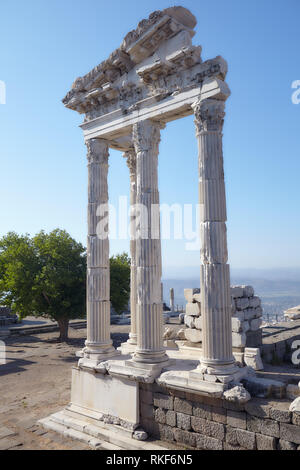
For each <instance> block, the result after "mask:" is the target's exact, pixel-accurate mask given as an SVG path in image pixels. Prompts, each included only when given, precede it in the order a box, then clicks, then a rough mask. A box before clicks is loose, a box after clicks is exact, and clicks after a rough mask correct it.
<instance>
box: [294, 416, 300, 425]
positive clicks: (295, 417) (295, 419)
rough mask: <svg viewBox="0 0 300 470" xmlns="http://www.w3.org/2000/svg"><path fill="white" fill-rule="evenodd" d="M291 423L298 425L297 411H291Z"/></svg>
mask: <svg viewBox="0 0 300 470" xmlns="http://www.w3.org/2000/svg"><path fill="white" fill-rule="evenodd" d="M292 423H293V424H296V426H300V414H299V413H293V417H292Z"/></svg>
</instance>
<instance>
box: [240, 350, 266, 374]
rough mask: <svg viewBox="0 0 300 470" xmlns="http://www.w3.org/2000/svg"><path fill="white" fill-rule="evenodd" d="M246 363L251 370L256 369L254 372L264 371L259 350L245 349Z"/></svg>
mask: <svg viewBox="0 0 300 470" xmlns="http://www.w3.org/2000/svg"><path fill="white" fill-rule="evenodd" d="M244 362H245V364H246V366H248V367H251V369H254V370H263V368H264V365H263V363H262V360H261V357H260V349H259V348H245V351H244Z"/></svg>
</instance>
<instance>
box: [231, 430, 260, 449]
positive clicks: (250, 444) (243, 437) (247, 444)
mask: <svg viewBox="0 0 300 470" xmlns="http://www.w3.org/2000/svg"><path fill="white" fill-rule="evenodd" d="M235 432H236V439H237V442H238V444H239V445H240V446H241V447H244V448H245V449H248V450H255V449H256V439H255V433H254V432H250V431H245V430H242V429H236V430H235Z"/></svg>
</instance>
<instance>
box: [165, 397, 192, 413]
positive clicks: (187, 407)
mask: <svg viewBox="0 0 300 470" xmlns="http://www.w3.org/2000/svg"><path fill="white" fill-rule="evenodd" d="M169 409H172V408H169ZM174 410H175V411H177V412H179V413H185V414H188V415H192V414H193V405H192V403H191V402H189V401H187V400H182V399H181V398H178V397H176V398H175V400H174Z"/></svg>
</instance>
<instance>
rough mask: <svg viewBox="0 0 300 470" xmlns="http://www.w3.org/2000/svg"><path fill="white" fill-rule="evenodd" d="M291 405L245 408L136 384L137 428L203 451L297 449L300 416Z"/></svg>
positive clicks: (256, 402)
mask: <svg viewBox="0 0 300 470" xmlns="http://www.w3.org/2000/svg"><path fill="white" fill-rule="evenodd" d="M289 405H290V401H286V400H276V401H271V400H270V399H259V398H254V399H251V400H250V401H249V402H248V403H246V404H243V405H236V404H233V403H231V402H228V401H225V400H221V399H216V398H211V397H204V396H199V395H195V394H191V393H186V392H180V391H175V390H174V391H170V390H166V389H165V388H162V387H159V386H158V385H157V384H140V412H141V425H142V427H143V429H144V430H145V431H147V432H148V434H149V435H152V436H153V437H155V438H159V439H162V440H165V441H169V442H177V443H179V444H181V445H184V446H186V447H187V448H191V449H205V450H297V449H298V450H300V415H299V414H296V413H291V412H290V411H289Z"/></svg>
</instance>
